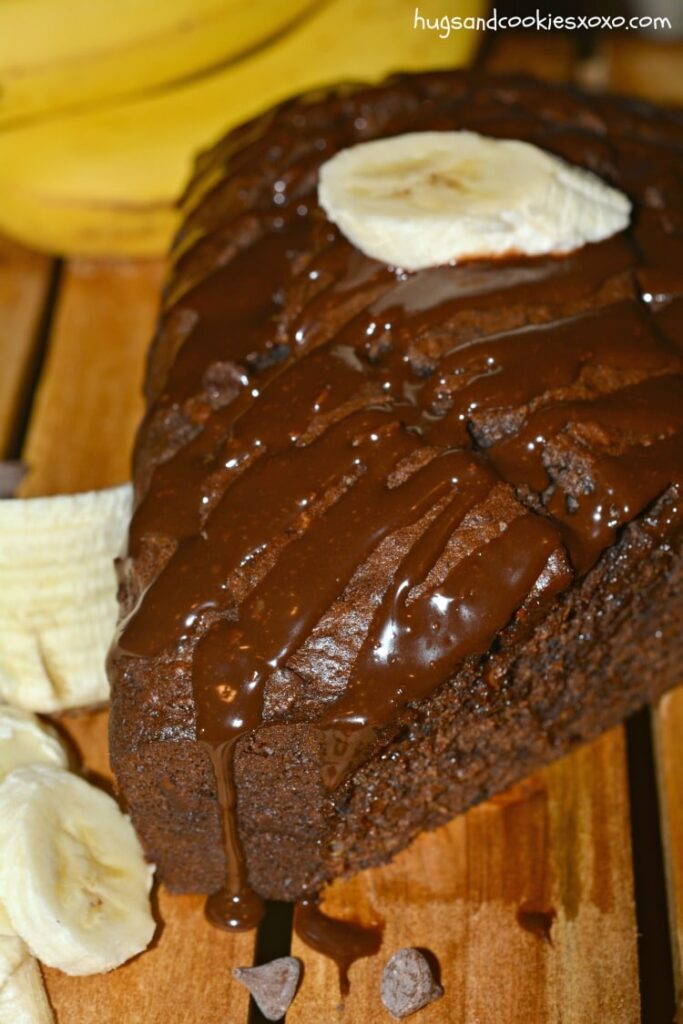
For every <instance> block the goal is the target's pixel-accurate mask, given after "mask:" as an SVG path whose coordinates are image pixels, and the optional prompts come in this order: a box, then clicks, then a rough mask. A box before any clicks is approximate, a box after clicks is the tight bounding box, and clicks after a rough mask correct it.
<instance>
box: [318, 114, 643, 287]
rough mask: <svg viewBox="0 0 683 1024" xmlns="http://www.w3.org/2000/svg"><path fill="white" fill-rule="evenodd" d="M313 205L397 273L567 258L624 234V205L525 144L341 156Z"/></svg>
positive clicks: (439, 140)
mask: <svg viewBox="0 0 683 1024" xmlns="http://www.w3.org/2000/svg"><path fill="white" fill-rule="evenodd" d="M318 196H319V200H320V205H321V206H322V208H323V209H324V210H325V213H326V214H327V216H328V217H329V219H330V220H331V221H333V222H334V223H335V224H336V225H337V226H338V227H339V228H340V229H341V231H342V232H343V234H344V235H346V237H347V238H348V239H349V240H350V241H351V242H353V244H354V245H355V246H356V247H357V248H358V249H360V250H361V251H362V252H364V253H365V254H366V255H367V256H372V257H373V258H374V259H377V260H381V261H383V262H384V263H388V264H390V265H391V266H394V267H398V268H402V269H404V270H420V269H422V268H423V267H431V266H438V265H441V264H444V263H457V262H459V261H461V260H470V259H483V258H490V257H496V256H504V255H518V254H525V255H528V256H537V255H541V254H548V253H557V254H561V253H566V252H570V251H571V250H572V249H577V248H579V247H580V246H582V245H584V244H585V243H586V242H596V241H599V240H601V239H603V238H608V237H609V236H610V235H613V234H614V233H615V232H617V231H621V230H622V229H623V228H625V227H626V225H627V224H628V221H629V216H630V210H631V204H630V202H629V200H628V199H627V198H626V196H625V195H623V194H622V193H621V192H618V191H617V190H616V189H613V188H610V187H609V186H608V185H606V184H605V183H604V182H603V181H602V180H601V179H600V178H598V177H597V176H596V175H594V174H591V173H590V172H588V171H585V170H583V169H582V168H578V167H573V166H571V165H570V164H568V163H565V161H564V160H560V159H559V158H558V157H556V156H553V155H552V154H550V153H547V152H545V150H542V149H539V148H538V147H537V146H532V145H530V144H529V143H527V142H518V141H514V140H509V139H491V138H487V137H485V136H483V135H478V134H477V133H476V132H467V131H456V132H411V133H409V134H406V135H398V136H396V137H394V138H391V139H379V140H376V141H374V142H364V143H361V144H360V145H357V146H352V147H351V148H349V149H344V150H341V151H340V152H339V153H337V154H336V155H335V156H333V157H332V158H331V159H330V160H328V161H327V162H326V163H325V164H323V166H322V167H321V169H320V181H319V189H318Z"/></svg>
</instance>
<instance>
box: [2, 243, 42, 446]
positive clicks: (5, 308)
mask: <svg viewBox="0 0 683 1024" xmlns="http://www.w3.org/2000/svg"><path fill="white" fill-rule="evenodd" d="M51 268H52V260H50V259H49V258H48V257H46V256H41V255H39V254H38V253H33V252H28V251H27V250H26V249H24V248H22V247H21V246H19V245H15V243H14V242H10V241H8V240H7V239H4V238H0V458H4V457H5V456H6V455H8V454H10V453H9V447H10V445H11V442H12V438H13V435H14V432H15V427H16V423H17V418H18V416H19V413H20V406H21V403H22V401H23V399H24V397H25V395H26V390H27V385H28V377H29V374H30V371H31V367H32V366H33V363H34V358H35V355H36V346H37V342H38V327H39V324H40V319H41V315H42V312H43V307H44V303H45V300H46V297H47V292H48V286H49V281H50V272H51Z"/></svg>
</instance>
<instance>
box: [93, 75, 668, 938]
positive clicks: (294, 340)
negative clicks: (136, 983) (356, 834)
mask: <svg viewBox="0 0 683 1024" xmlns="http://www.w3.org/2000/svg"><path fill="white" fill-rule="evenodd" d="M452 128H470V129H472V130H476V131H480V132H482V133H484V134H488V135H493V136H505V137H510V138H522V139H525V140H528V141H530V142H534V143H536V144H537V145H541V146H543V147H545V148H547V149H548V150H551V151H553V152H555V153H558V154H559V155H561V156H563V157H564V158H565V159H567V160H570V161H571V162H574V163H577V164H579V165H583V166H586V167H588V168H590V169H591V170H593V171H595V172H596V173H598V174H601V175H603V176H604V177H605V178H606V179H608V180H609V181H610V182H612V183H613V184H615V185H616V186H617V187H619V188H621V189H622V190H624V191H625V192H627V193H628V194H629V196H630V198H631V199H632V200H633V202H634V204H635V207H636V213H635V219H634V223H633V226H632V228H631V229H630V230H629V231H628V232H626V233H623V234H621V235H619V236H616V237H613V238H611V239H609V240H607V241H605V242H602V243H599V244H594V245H588V246H586V247H585V248H583V249H581V250H579V251H577V252H575V253H572V254H570V255H568V256H566V257H564V258H561V259H558V258H526V259H515V258H511V259H507V260H505V261H498V262H494V261H492V262H479V263H471V264H466V265H462V266H458V267H436V268H433V269H428V270H422V271H419V272H416V273H412V274H408V273H404V272H401V271H400V270H396V269H393V268H390V267H387V266H384V265H381V264H379V263H377V262H375V261H373V260H371V259H369V258H366V257H365V256H364V255H362V254H361V253H359V252H358V251H356V250H355V249H354V248H353V247H352V246H351V245H350V244H349V243H348V242H347V241H346V240H345V239H344V238H343V237H341V236H340V235H339V233H338V232H337V231H336V229H335V228H334V227H333V226H332V225H331V224H330V223H329V222H327V221H326V219H325V217H324V215H323V213H322V211H321V210H320V209H319V207H318V206H317V202H316V182H317V173H318V168H319V166H320V164H321V163H322V162H323V161H324V160H326V159H328V158H329V156H331V155H332V154H333V153H335V152H336V151H338V150H339V149H340V148H342V147H344V146H348V145H351V144H353V143H355V142H358V141H363V140H365V139H369V138H374V137H380V136H384V135H392V134H398V133H401V132H405V131H415V130H439V129H452ZM682 172H683V122H682V121H681V119H680V118H676V117H675V116H674V115H664V114H662V115H661V116H660V118H659V120H657V121H655V120H653V119H652V118H650V117H649V116H647V115H645V114H643V113H642V111H641V110H640V109H639V108H637V107H635V106H629V105H628V104H620V103H618V102H616V101H608V100H599V99H595V100H591V102H590V104H587V103H586V102H584V100H583V99H581V97H580V96H579V95H578V94H574V93H571V92H565V91H563V90H560V89H551V88H546V87H544V88H541V87H539V86H535V85H532V84H530V83H528V82H526V81H524V80H521V79H499V80H486V79H480V78H478V77H477V76H476V75H471V76H465V75H459V74H439V75H433V76H416V77H414V78H411V77H405V78H400V79H397V80H395V81H394V82H391V83H389V84H387V85H386V86H383V87H380V88H377V89H374V90H357V91H352V92H345V93H340V94H338V95H333V96H328V97H326V98H325V99H323V100H320V99H316V98H313V99H311V100H302V101H294V102H292V103H289V104H286V105H285V106H284V107H282V108H280V109H279V110H278V111H276V112H275V113H271V114H268V115H266V116H265V117H264V118H262V119H259V120H257V121H255V122H252V123H251V124H249V125H247V126H245V127H244V128H243V129H240V130H239V131H237V132H235V133H233V134H232V135H231V136H228V138H227V139H226V140H224V141H222V142H221V143H219V144H218V145H217V146H216V147H215V148H214V150H212V151H211V152H209V153H208V154H206V155H204V157H203V158H202V159H201V160H200V163H199V165H198V168H197V174H196V177H195V180H194V182H193V184H192V186H191V188H190V190H189V192H188V195H187V197H186V203H185V207H186V220H185V225H184V228H183V230H182V232H181V234H180V236H179V238H178V240H177V241H176V245H175V249H174V254H173V258H174V266H173V269H172V273H171V278H170V282H169V286H168V289H167V295H166V302H165V307H164V310H163V315H162V319H161V322H160V327H159V333H158V336H157V339H156V341H155V344H154V347H153V350H152V353H151V357H150V366H149V373H148V382H147V388H148V398H149V411H148V414H147V417H146V421H145V424H144V425H143V429H142V431H141V434H140V436H139V440H138V452H137V471H136V483H137V508H136V512H135V516H134V519H133V522H132V526H131V532H130V557H129V559H128V562H127V564H126V567H125V569H126V571H127V573H128V576H127V586H128V588H129V590H130V593H131V597H130V609H131V610H130V614H129V615H128V617H127V619H125V620H124V622H123V623H122V627H121V631H120V636H119V640H118V646H117V648H116V650H115V651H114V653H113V658H114V659H115V660H117V661H118V662H119V663H121V662H122V661H125V660H126V659H135V658H141V657H143V658H152V659H154V658H169V659H171V663H172V664H175V662H173V659H174V658H177V659H178V661H177V665H178V666H179V668H178V670H179V671H182V672H188V671H189V672H191V681H192V693H193V701H194V708H195V712H196V738H197V740H198V741H199V743H200V744H202V745H203V747H204V748H205V750H206V752H207V754H208V756H209V757H210V758H211V762H212V765H213V769H214V772H215V778H216V785H217V793H218V797H219V801H220V806H221V811H222V822H223V833H224V842H225V853H226V881H225V886H224V888H223V889H222V890H221V891H220V892H217V893H214V894H212V895H211V896H210V897H209V900H208V904H207V913H208V915H209V917H210V918H211V920H212V921H214V922H215V923H216V924H218V925H221V926H223V927H232V928H246V927H252V926H253V925H255V924H256V923H257V922H258V920H259V918H260V915H261V913H262V907H261V902H260V900H259V898H258V896H256V895H255V894H254V893H253V892H252V890H251V889H250V886H249V882H248V870H247V864H246V863H245V858H244V853H243V850H242V846H241V843H240V839H239V834H238V828H237V822H238V816H239V799H238V797H239V794H238V793H236V786H235V773H234V762H235V757H236V756H239V745H240V742H241V741H244V739H245V738H246V737H248V736H249V734H251V733H252V732H253V731H254V730H257V729H258V728H259V727H260V726H261V725H262V724H263V723H264V722H265V721H268V720H269V718H268V713H267V708H266V703H267V702H266V697H267V693H268V687H269V685H270V680H271V679H273V678H275V677H276V676H277V675H278V673H282V672H283V671H287V670H288V669H289V668H290V666H291V665H292V662H293V660H295V659H296V656H297V652H299V651H300V650H302V649H304V648H305V645H306V644H307V643H309V642H310V640H311V637H312V636H313V635H314V634H315V631H316V629H317V628H318V625H319V623H320V622H321V620H323V618H324V616H325V615H326V614H328V613H329V612H330V609H333V608H334V606H335V602H338V601H339V600H340V599H341V598H342V596H343V595H346V594H348V593H349V592H350V591H352V590H353V587H354V586H355V585H356V584H355V581H356V580H357V578H358V574H359V572H361V571H362V569H363V566H365V565H366V564H367V563H368V561H369V560H371V559H372V557H373V553H375V552H376V551H378V550H379V549H386V546H387V544H393V550H394V555H395V557H394V562H393V563H392V564H393V566H394V568H393V570H392V571H391V572H389V573H388V574H387V576H386V579H385V580H384V582H383V586H382V588H380V592H379V593H378V594H377V596H376V599H375V600H374V604H372V607H371V609H370V611H369V613H368V614H367V616H366V619H367V621H366V622H365V624H364V626H363V628H362V629H361V630H360V633H359V635H358V637H357V638H356V639H355V640H354V641H353V643H350V650H351V656H350V658H349V665H348V671H347V672H346V676H345V679H344V681H343V685H342V686H338V687H337V688H336V689H335V690H334V691H333V692H331V694H330V696H329V699H327V700H326V702H325V705H324V708H323V710H322V712H321V711H318V712H317V713H316V718H315V721H316V722H317V726H318V728H319V731H320V737H321V765H320V771H321V780H322V784H324V785H325V786H326V787H327V789H328V791H329V793H330V797H331V798H332V799H333V798H334V793H335V792H336V791H337V790H338V789H339V787H340V786H343V785H344V783H345V780H346V779H347V777H348V775H349V773H350V772H351V770H352V769H353V768H354V767H355V766H357V765H358V764H359V763H361V761H362V760H363V759H364V758H366V757H368V756H370V755H371V754H372V753H373V752H374V751H376V750H377V749H378V748H379V745H381V742H382V735H383V730H385V729H386V727H387V726H389V725H390V724H391V723H392V721H394V720H395V719H396V718H397V716H398V715H399V714H400V711H401V708H402V707H404V706H405V705H406V704H408V703H410V702H413V701H420V700H421V699H423V698H425V697H427V696H429V695H430V694H431V693H432V692H433V691H434V690H435V689H436V688H437V687H438V686H439V685H440V684H442V683H443V682H444V681H446V680H447V679H449V677H451V676H452V675H453V673H454V672H456V671H457V670H458V668H459V666H460V665H461V664H462V663H463V661H464V660H465V659H467V658H473V657H481V656H483V655H485V653H486V652H487V650H488V648H489V646H490V644H491V642H492V641H493V639H494V638H495V637H496V635H497V634H498V633H500V631H501V630H504V629H505V627H506V626H508V624H509V623H511V622H513V621H514V620H515V618H516V616H518V613H520V609H523V608H524V607H525V606H527V605H528V604H529V602H532V601H539V600H543V599H547V598H549V597H552V596H553V595H555V594H558V593H559V592H561V591H562V590H564V589H566V588H567V587H568V586H570V585H571V583H572V581H573V580H574V579H575V578H576V577H577V576H580V575H582V574H584V573H586V572H588V571H589V570H590V568H591V567H592V566H593V565H594V564H595V562H596V561H597V559H598V558H599V557H600V555H601V553H602V552H603V551H604V550H605V549H606V548H607V547H609V546H610V545H611V544H612V543H613V542H614V540H615V538H616V536H617V532H618V530H619V529H620V527H622V526H623V525H624V524H626V523H628V522H629V521H630V520H632V519H633V518H634V517H636V516H637V515H639V513H641V512H642V511H643V510H644V509H646V508H647V507H648V506H649V505H650V504H651V503H652V502H653V501H654V500H655V499H656V498H658V497H659V496H660V495H661V494H662V493H663V492H664V491H666V490H667V488H669V487H671V486H674V487H676V486H680V484H681V482H682V480H683V376H682V369H683V366H682V361H681V357H680V354H679V353H678V352H677V350H676V348H675V346H674V344H673V343H672V340H671V339H673V340H675V339H676V337H679V338H680V336H681V330H680V317H681V299H680V296H681V295H683V199H682V198H681V188H680V181H681V173H682ZM675 310H678V313H677V315H675V316H674V315H673V312H675ZM672 311H673V312H672ZM676 332H678V333H676ZM150 468H151V471H150ZM152 549H153V550H154V551H156V552H157V554H158V552H159V551H161V552H162V553H163V558H160V559H157V561H158V562H159V564H160V565H161V566H162V567H161V570H160V571H156V572H155V573H154V574H152V575H151V577H150V573H149V572H148V570H147V569H146V565H147V564H148V563H147V561H146V552H148V551H149V550H152ZM301 714H302V716H303V718H304V719H305V717H306V714H307V713H306V712H305V709H304V710H302V711H301ZM288 720H291V721H296V720H297V719H296V712H293V713H292V714H291V719H288ZM302 720H303V719H302Z"/></svg>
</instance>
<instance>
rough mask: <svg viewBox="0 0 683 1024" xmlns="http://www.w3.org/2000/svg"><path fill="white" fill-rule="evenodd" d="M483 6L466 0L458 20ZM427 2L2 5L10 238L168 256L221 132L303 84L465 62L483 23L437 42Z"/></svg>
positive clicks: (11, 0) (4, 221)
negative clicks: (182, 201) (184, 204)
mask: <svg viewBox="0 0 683 1024" xmlns="http://www.w3.org/2000/svg"><path fill="white" fill-rule="evenodd" d="M439 5H440V4H439V0H427V2H425V3H422V4H420V5H419V13H420V16H421V17H422V18H424V17H426V16H429V15H431V16H432V20H433V19H434V18H435V17H436V14H437V13H438V8H439ZM481 5H482V0H460V2H459V4H458V14H459V15H461V16H462V17H465V16H466V15H473V14H477V13H478V12H479V9H480V8H481ZM441 7H442V9H443V5H441ZM430 8H433V10H431V9H430ZM416 11H417V8H416V4H415V0H163V2H159V0H100V2H99V3H93V2H92V0H59V2H57V0H2V2H1V3H0V232H3V231H4V232H6V233H7V234H10V235H13V236H14V237H16V238H18V239H19V240H21V241H23V242H25V243H27V244H29V245H31V246H33V247H34V248H40V249H45V250H47V251H49V252H56V253H63V254H67V255H73V254H79V255H121V256H158V255H160V254H162V253H163V252H164V251H165V250H166V248H167V246H168V243H169V240H170V237H171V235H172V233H173V230H174V226H175V217H176V214H175V205H174V204H175V200H176V198H177V196H178V195H179V193H180V192H181V190H182V187H183V184H184V182H185V181H186V179H187V176H188V174H189V171H190V169H191V166H192V160H193V157H194V155H195V153H196V152H197V151H198V150H199V149H201V148H204V147H206V146H207V145H208V144H210V143H211V142H212V141H213V140H214V139H215V138H216V137H217V136H218V135H220V134H221V133H222V132H224V131H226V130H227V129H229V128H230V127H232V126H233V125H235V124H238V123H239V122H240V121H243V120H245V119H246V118H249V117H251V116H253V115H254V114H257V113H259V112H260V111H261V110H263V109H265V108H266V107H268V106H270V105H271V104H273V103H276V102H278V101H280V100H282V99H284V98H285V97H286V96H288V95H292V94H294V93H296V92H301V91H303V90H306V89H311V88H316V87H318V86H323V85H329V84H332V83H334V82H337V81H343V80H357V81H369V82H371V81H377V80H379V79H380V78H382V77H384V76H385V75H387V74H390V73H392V72H395V71H410V70H424V69H428V68H443V67H453V66H455V65H456V64H459V63H462V62H463V61H465V60H466V59H467V57H468V56H469V55H470V52H471V50H472V48H473V47H474V45H475V40H476V36H475V34H474V33H472V32H467V31H463V32H451V33H450V35H448V37H447V38H442V35H443V34H442V33H440V32H438V31H435V30H433V29H432V30H430V29H429V28H425V27H424V25H423V24H422V23H421V22H419V21H418V25H417V27H416V26H415V21H416V17H415V15H416Z"/></svg>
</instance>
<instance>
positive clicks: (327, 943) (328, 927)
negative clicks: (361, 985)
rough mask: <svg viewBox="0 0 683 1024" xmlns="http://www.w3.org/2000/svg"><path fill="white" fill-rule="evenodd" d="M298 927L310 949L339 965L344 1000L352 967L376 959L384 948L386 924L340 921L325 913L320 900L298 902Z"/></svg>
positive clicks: (298, 932) (297, 930) (296, 925)
mask: <svg viewBox="0 0 683 1024" xmlns="http://www.w3.org/2000/svg"><path fill="white" fill-rule="evenodd" d="M294 927H295V929H296V933H297V935H298V936H299V938H300V939H302V941H303V942H305V943H306V945H307V946H310V947H311V949H315V950H316V951H317V952H318V953H322V954H323V956H327V957H329V958H330V959H331V960H333V961H334V962H335V964H336V965H337V970H338V971H339V992H340V995H341V996H342V997H343V996H347V995H348V994H349V992H350V990H351V982H350V981H349V969H350V967H351V966H352V964H354V963H355V962H356V960H361V959H362V958H363V957H366V956H374V955H375V953H378V952H379V949H380V946H381V945H382V931H383V926H382V925H372V926H370V925H362V924H359V923H358V922H356V921H339V920H337V918H334V917H329V916H328V915H327V914H324V913H323V911H322V910H321V909H320V907H319V905H318V903H317V901H316V900H301V902H300V903H297V906H296V910H295V911H294Z"/></svg>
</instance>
